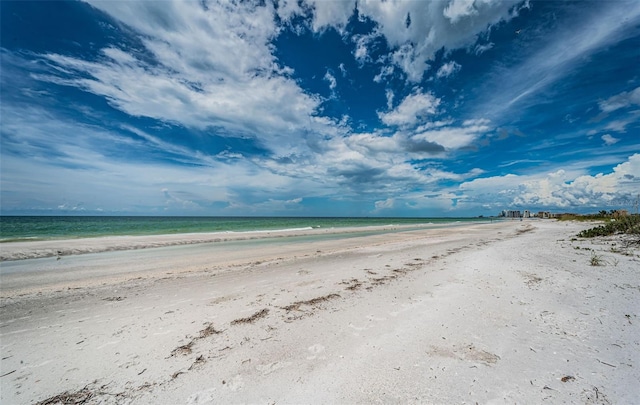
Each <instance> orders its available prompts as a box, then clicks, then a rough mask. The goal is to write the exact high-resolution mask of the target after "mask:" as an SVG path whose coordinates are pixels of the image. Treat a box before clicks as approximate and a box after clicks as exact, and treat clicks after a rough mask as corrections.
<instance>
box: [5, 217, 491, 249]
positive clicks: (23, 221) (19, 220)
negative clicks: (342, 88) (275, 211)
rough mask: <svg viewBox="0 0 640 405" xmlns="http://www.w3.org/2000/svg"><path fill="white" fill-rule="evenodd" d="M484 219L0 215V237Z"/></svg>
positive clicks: (17, 238)
mask: <svg viewBox="0 0 640 405" xmlns="http://www.w3.org/2000/svg"><path fill="white" fill-rule="evenodd" d="M486 220H487V219H486V218H368V217H367V218H364V217H356V218H349V217H333V218H331V217H149V216H93V217H91V216H0V242H3V243H7V242H17V241H27V240H51V239H76V238H94V237H100V236H123V235H130V236H136V235H167V234H180V233H210V232H252V231H281V230H289V229H294V230H295V229H312V228H342V227H365V226H374V225H424V224H434V225H446V224H452V223H456V222H471V221H474V222H475V221H486Z"/></svg>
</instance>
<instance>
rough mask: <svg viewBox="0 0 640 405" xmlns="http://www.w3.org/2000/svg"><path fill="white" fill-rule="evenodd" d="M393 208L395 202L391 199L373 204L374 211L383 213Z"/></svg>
mask: <svg viewBox="0 0 640 405" xmlns="http://www.w3.org/2000/svg"><path fill="white" fill-rule="evenodd" d="M394 206H395V200H394V199H393V198H387V199H386V200H382V201H376V202H375V207H376V208H375V211H383V210H388V209H391V208H393V207H394Z"/></svg>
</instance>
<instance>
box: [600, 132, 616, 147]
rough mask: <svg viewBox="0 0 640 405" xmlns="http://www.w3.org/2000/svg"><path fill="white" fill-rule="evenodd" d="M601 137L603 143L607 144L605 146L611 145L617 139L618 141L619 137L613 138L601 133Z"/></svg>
mask: <svg viewBox="0 0 640 405" xmlns="http://www.w3.org/2000/svg"><path fill="white" fill-rule="evenodd" d="M601 138H602V140H603V141H604V144H605V145H607V146H610V145H613V144H615V143H617V142H618V141H620V139H618V138H614V137H612V136H611V135H609V134H605V135H602V137H601Z"/></svg>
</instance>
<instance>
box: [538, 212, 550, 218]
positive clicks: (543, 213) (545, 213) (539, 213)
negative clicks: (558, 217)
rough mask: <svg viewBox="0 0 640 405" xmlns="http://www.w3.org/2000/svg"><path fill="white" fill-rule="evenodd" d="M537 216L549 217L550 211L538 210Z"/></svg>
mask: <svg viewBox="0 0 640 405" xmlns="http://www.w3.org/2000/svg"><path fill="white" fill-rule="evenodd" d="M538 218H543V219H547V218H551V213H550V212H549V211H540V212H538Z"/></svg>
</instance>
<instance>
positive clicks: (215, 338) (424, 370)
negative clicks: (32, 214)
mask: <svg viewBox="0 0 640 405" xmlns="http://www.w3.org/2000/svg"><path fill="white" fill-rule="evenodd" d="M586 227H587V225H585V224H577V223H558V222H555V221H554V222H547V221H540V222H529V223H528V222H501V223H494V224H483V225H472V226H466V227H463V228H442V229H425V230H417V231H407V232H398V233H389V234H379V235H370V236H365V237H359V238H352V239H342V240H340V239H336V240H334V239H332V240H326V241H315V242H307V243H300V244H298V245H296V246H290V245H289V246H288V248H287V244H286V243H283V244H271V243H257V244H253V243H251V245H252V246H253V247H252V249H246V250H240V251H234V249H235V248H237V246H239V245H236V246H235V247H234V249H227V250H226V252H225V251H224V249H221V250H217V251H215V252H214V251H207V249H200V248H202V247H203V246H204V245H200V246H199V247H196V246H174V247H165V248H158V249H156V250H153V249H146V250H138V251H121V252H104V253H98V254H86V255H77V256H70V257H64V258H63V259H61V260H59V261H57V260H55V259H51V258H49V259H30V260H26V261H17V262H15V263H21V262H22V263H28V262H31V263H36V262H38V261H40V262H51V263H56V265H57V266H60V268H58V271H61V272H62V273H65V270H64V267H65V266H70V267H73V266H76V265H78V267H76V268H73V269H72V268H67V270H68V274H67V276H68V279H67V280H66V281H65V280H63V281H64V282H63V283H62V284H60V288H59V289H48V288H43V287H47V286H48V285H49V282H50V281H51V280H49V279H47V277H45V276H44V275H46V274H51V273H52V272H51V271H49V273H46V272H43V273H41V274H36V273H34V274H33V276H34V278H33V279H32V281H33V282H34V283H35V284H33V285H31V287H30V288H32V290H31V291H30V292H25V291H24V290H23V291H22V292H19V291H18V290H16V292H15V293H12V294H8V295H5V297H4V298H3V299H2V311H1V312H0V338H1V340H0V342H1V345H2V352H3V359H2V362H1V363H0V364H1V367H0V368H1V373H0V375H2V377H0V384H1V385H0V399H1V401H0V402H3V403H4V402H7V403H35V402H38V401H45V400H52V399H62V398H74V399H78V400H80V401H85V400H86V403H89V404H93V403H105V404H120V403H131V402H135V403H158V404H165V403H166V404H169V403H183V404H198V405H204V404H212V403H273V402H277V403H376V402H385V403H389V402H392V403H396V402H401V403H475V402H479V403H487V402H501V403H504V402H510V403H513V402H516V403H524V402H534V403H540V402H543V401H551V402H553V403H563V402H564V403H567V402H568V403H575V402H578V403H592V402H593V403H596V402H597V403H601V402H603V403H607V402H610V403H630V402H633V400H634V399H635V398H637V397H638V396H640V388H639V387H638V386H637V384H635V383H634V382H636V381H637V380H638V379H639V378H640V354H639V353H640V351H639V350H638V348H640V313H639V312H638V308H640V285H639V284H638V277H637V264H638V262H639V257H640V251H638V249H637V248H634V249H635V250H632V251H629V252H627V253H628V255H627V254H624V255H623V254H620V253H615V252H614V249H612V247H619V245H614V243H617V242H616V240H615V239H595V240H577V239H576V240H573V239H575V238H573V236H574V235H575V234H576V233H577V232H578V231H579V230H581V229H584V228H586ZM240 245H242V246H247V245H246V244H245V245H243V244H240ZM592 252H596V253H597V254H601V255H602V256H603V257H604V258H605V259H607V260H608V261H609V262H610V263H611V264H610V265H607V266H590V265H589V264H588V263H589V258H590V255H591V254H592ZM153 256H160V257H157V259H156V261H155V262H154V261H153V260H151V258H152V257H153ZM609 256H611V257H609ZM171 257H174V259H173V261H172V260H170V259H171ZM201 259H202V260H201ZM613 259H616V261H615V264H614V260H613ZM74 261H75V263H74ZM101 261H102V262H103V263H101ZM40 262H38V263H40ZM80 262H84V264H82V265H81V266H80ZM138 262H143V263H142V264H144V266H142V267H145V266H147V267H145V268H146V270H144V271H142V272H140V271H138V270H139V269H136V266H137V265H139V264H140V263H138ZM163 262H167V263H166V266H165V267H158V266H157V265H158V264H159V263H163ZM7 263H9V262H7ZM5 264H6V263H3V266H4V265H5ZM96 266H97V267H100V266H105V267H104V272H103V275H107V273H109V271H107V270H108V269H111V270H112V271H119V270H122V272H121V273H119V276H118V277H112V278H110V279H107V278H105V279H100V277H98V281H96V279H95V277H96V274H95V273H94V272H93V271H94V270H95V267H96ZM123 267H125V268H124V269H123ZM127 267H128V268H127ZM16 274H17V273H12V274H10V276H11V277H10V278H14V277H17V276H16ZM14 279H15V280H18V279H19V278H14ZM23 281H24V279H23ZM62 286H66V287H64V288H63V287H62ZM4 294H5V291H4V280H3V295H4Z"/></svg>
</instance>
